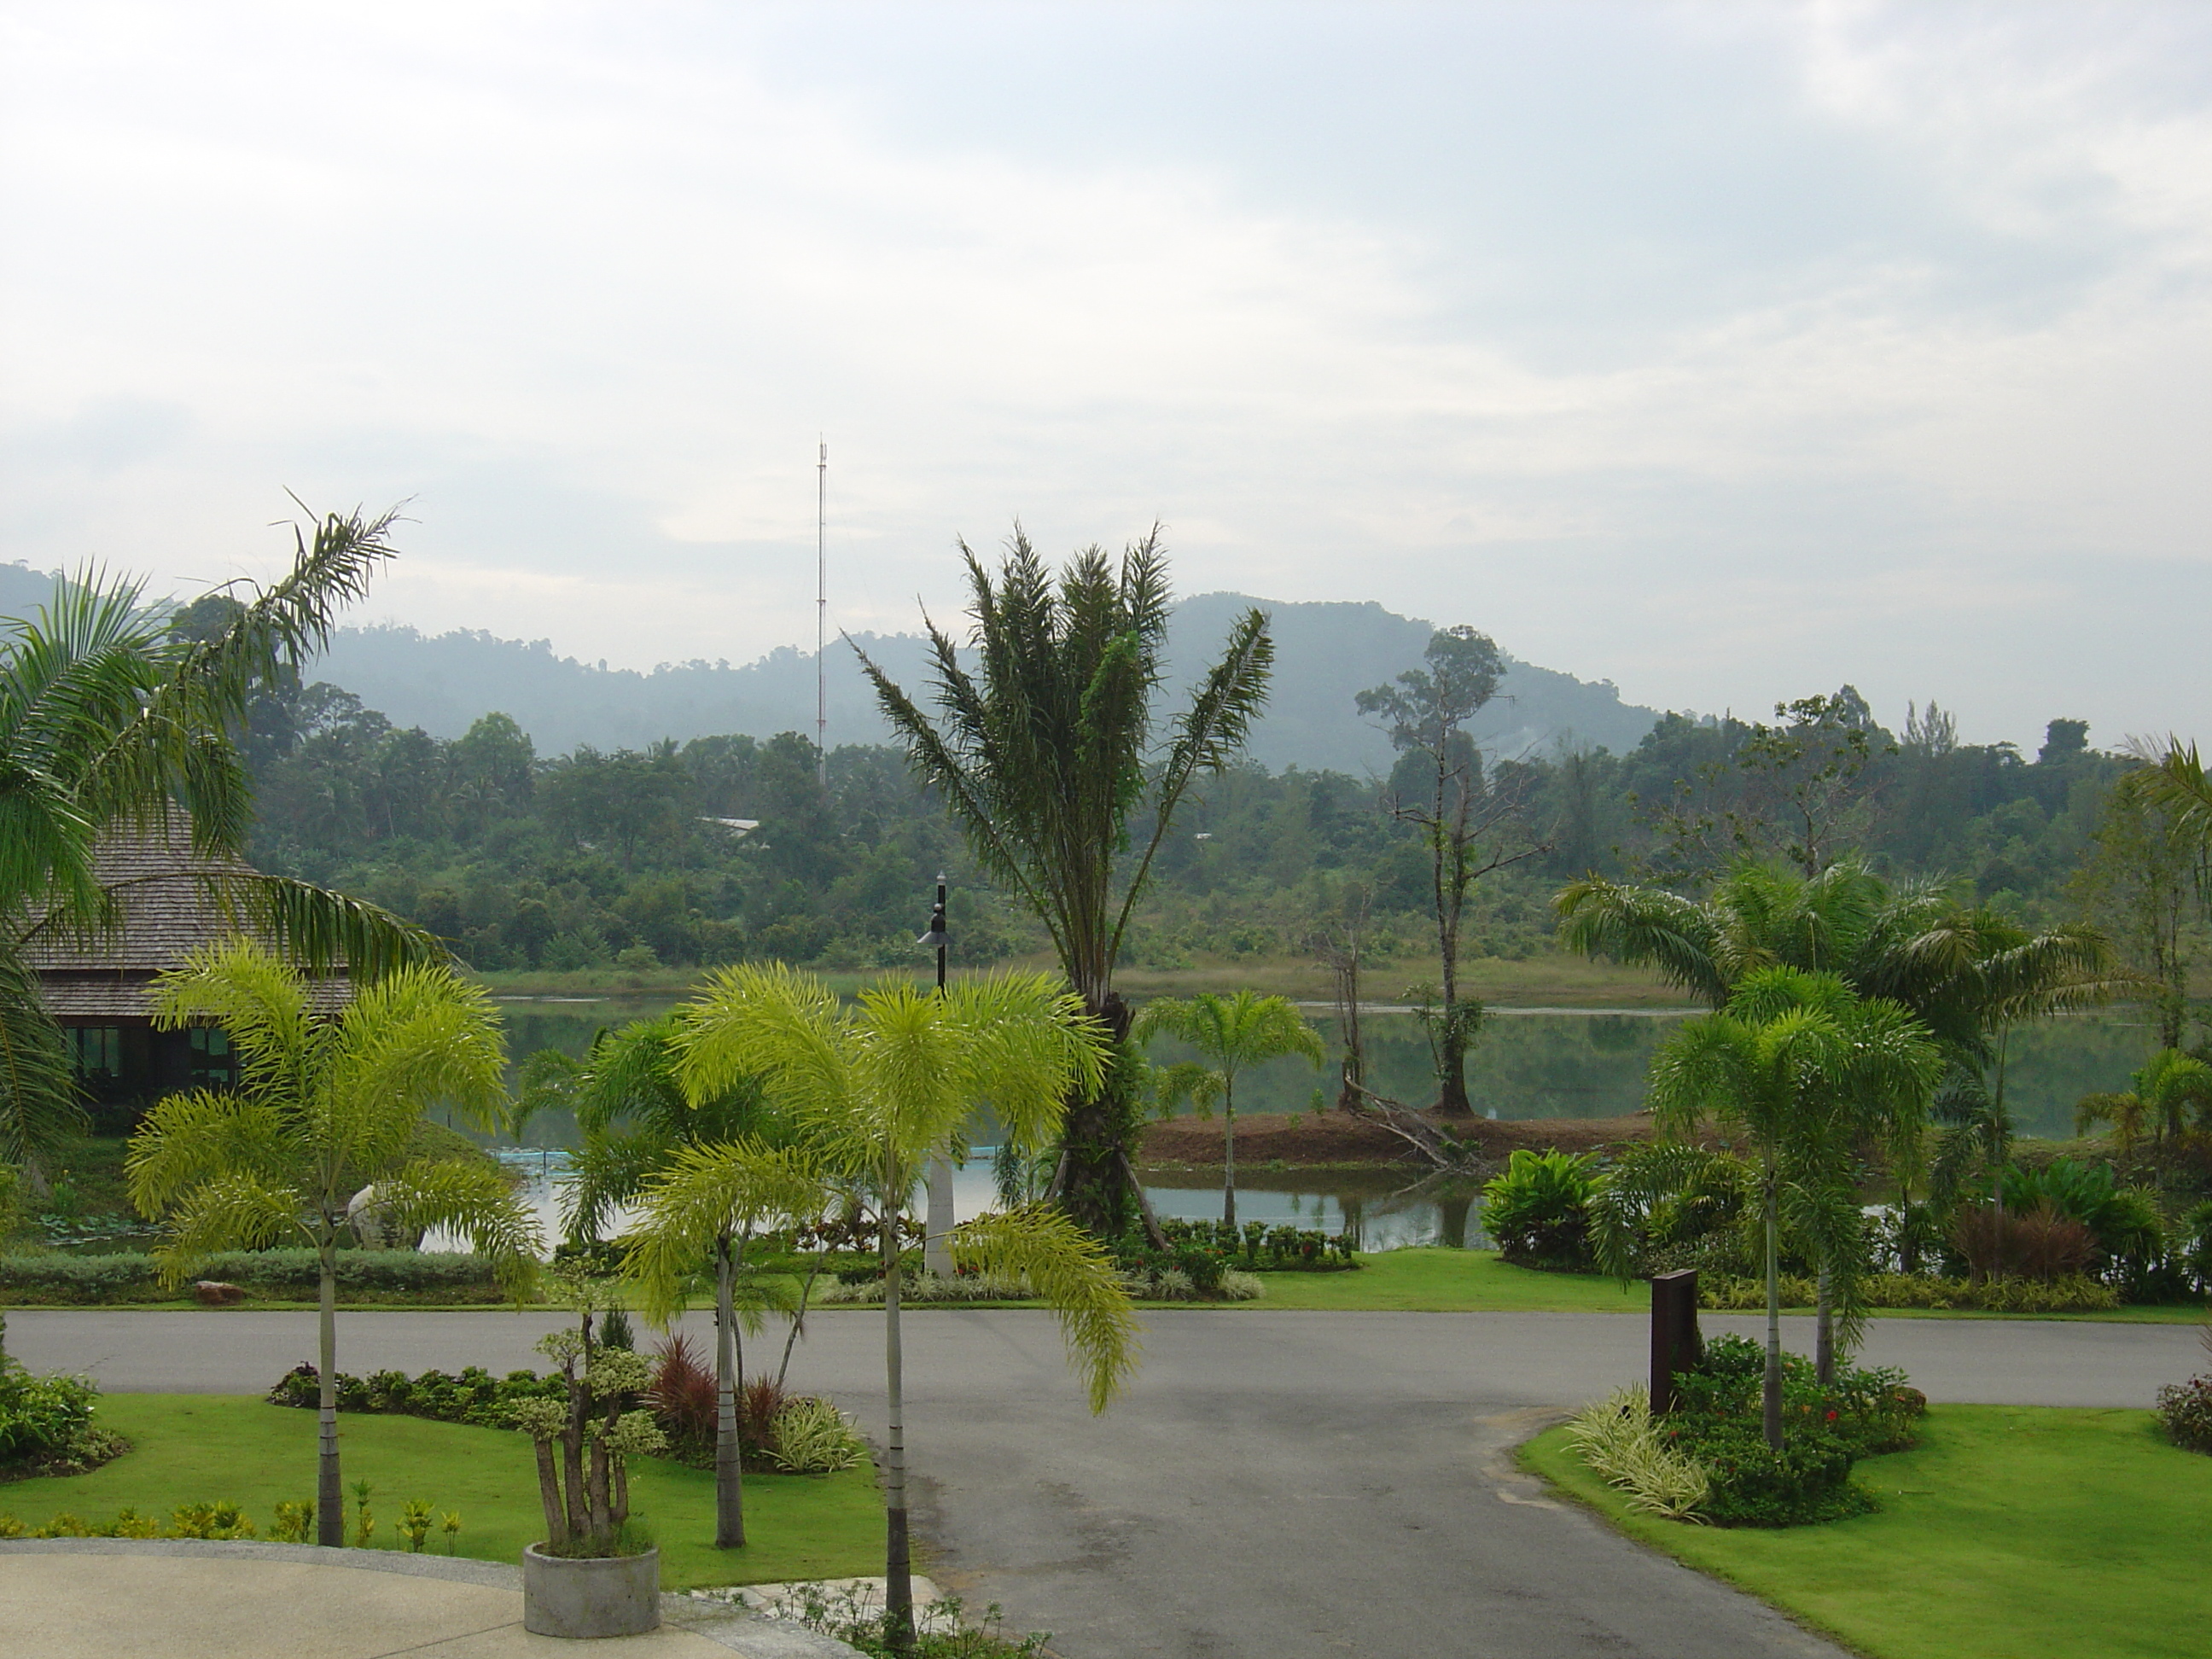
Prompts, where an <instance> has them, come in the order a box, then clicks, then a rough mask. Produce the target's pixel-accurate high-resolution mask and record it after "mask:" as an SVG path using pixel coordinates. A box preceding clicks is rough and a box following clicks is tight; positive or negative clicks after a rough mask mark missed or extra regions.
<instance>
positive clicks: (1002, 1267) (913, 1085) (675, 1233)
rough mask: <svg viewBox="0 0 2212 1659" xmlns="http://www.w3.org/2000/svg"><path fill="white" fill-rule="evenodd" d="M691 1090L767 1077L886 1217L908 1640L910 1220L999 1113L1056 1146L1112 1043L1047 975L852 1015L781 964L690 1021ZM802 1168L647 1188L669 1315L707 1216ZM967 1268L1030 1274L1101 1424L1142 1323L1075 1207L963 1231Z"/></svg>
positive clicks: (971, 985)
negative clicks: (906, 1250)
mask: <svg viewBox="0 0 2212 1659" xmlns="http://www.w3.org/2000/svg"><path fill="white" fill-rule="evenodd" d="M680 1046H681V1048H682V1051H683V1052H682V1058H681V1060H679V1062H678V1078H679V1079H680V1080H681V1081H682V1083H683V1085H684V1091H685V1093H686V1094H687V1095H688V1096H690V1097H695V1098H701V1099H705V1098H711V1097H713V1096H714V1095H716V1094H718V1093H720V1092H721V1091H725V1090H726V1089H728V1088H730V1087H732V1085H734V1083H735V1082H736V1080H737V1079H739V1078H742V1077H745V1076H748V1075H751V1076H757V1077H758V1078H759V1079H760V1080H761V1085H762V1087H763V1090H764V1091H766V1093H767V1096H768V1097H769V1100H771V1101H772V1102H775V1103H776V1104H777V1105H778V1106H780V1107H781V1108H783V1109H787V1110H788V1111H790V1112H791V1113H792V1114H793V1115H794V1116H795V1117H796V1118H797V1119H798V1120H799V1123H800V1124H801V1125H802V1126H803V1127H805V1130H806V1131H807V1132H808V1133H809V1134H810V1137H811V1142H812V1146H813V1153H812V1157H813V1159H814V1160H815V1162H814V1168H815V1169H816V1170H817V1171H820V1172H836V1173H839V1174H842V1175H843V1176H846V1177H848V1178H849V1179H852V1180H854V1181H857V1182H860V1184H861V1185H862V1186H863V1187H864V1188H865V1189H866V1192H867V1194H868V1195H869V1198H870V1200H871V1202H872V1205H873V1206H874V1209H875V1212H876V1217H877V1220H878V1237H879V1239H880V1241H881V1242H880V1254H881V1258H882V1261H883V1271H884V1396H885V1412H884V1419H885V1432H884V1511H885V1549H884V1558H885V1559H884V1573H885V1578H886V1583H887V1590H886V1595H885V1601H886V1604H887V1618H888V1620H889V1623H890V1630H891V1632H892V1633H893V1638H894V1640H895V1641H896V1642H897V1643H899V1644H901V1645H902V1646H905V1645H910V1644H911V1639H912V1632H913V1610H914V1595H913V1583H912V1572H911V1568H910V1565H909V1555H908V1534H907V1473H906V1428H905V1403H904V1401H905V1395H904V1374H903V1366H902V1357H901V1350H900V1343H899V1297H900V1287H901V1283H902V1275H903V1273H904V1267H903V1264H902V1259H901V1253H900V1244H899V1234H898V1223H899V1218H900V1216H901V1214H902V1212H904V1211H905V1209H906V1207H907V1206H908V1201H909V1200H910V1199H911V1197H912V1195H913V1194H914V1191H915V1187H916V1184H917V1183H918V1182H920V1181H921V1178H922V1176H923V1173H924V1171H925V1170H926V1168H927V1164H928V1160H929V1159H930V1158H933V1157H938V1156H948V1155H958V1154H962V1153H964V1152H965V1150H966V1148H965V1143H964V1137H965V1130H966V1127H967V1124H968V1122H969V1118H970V1116H971V1115H973V1114H974V1112H975V1109H976V1108H977V1107H978V1106H979V1105H981V1104H982V1103H986V1102H987V1103H989V1104H990V1106H991V1108H992V1109H993V1110H994V1112H995V1113H996V1114H997V1115H998V1117H999V1119H1000V1121H1001V1122H1002V1123H1004V1124H1006V1126H1007V1127H1008V1128H1009V1129H1010V1130H1011V1131H1012V1133H1014V1134H1015V1135H1016V1136H1017V1137H1018V1139H1021V1140H1023V1141H1024V1142H1027V1143H1030V1144H1034V1143H1035V1142H1036V1140H1038V1139H1041V1138H1042V1136H1043V1135H1045V1134H1048V1133H1050V1131H1051V1129H1052V1128H1053V1127H1054V1126H1055V1125H1056V1124H1057V1123H1058V1121H1059V1120H1060V1115H1061V1113H1062V1112H1063V1110H1064V1109H1065V1104H1064V1103H1065V1102H1066V1098H1067V1097H1068V1095H1069V1093H1070V1091H1084V1090H1089V1089H1094V1088H1096V1087H1097V1084H1098V1080H1099V1075H1100V1073H1101V1072H1102V1071H1103V1064H1104V1062H1103V1053H1102V1051H1103V1047H1104V1042H1103V1036H1102V1034H1101V1033H1100V1032H1099V1031H1098V1030H1097V1025H1096V1024H1095V1023H1094V1022H1092V1021H1091V1020H1090V1019H1088V1018H1086V1017H1085V1014H1084V1012H1083V1006H1082V1004H1081V1003H1080V1002H1079V1001H1078V1000H1076V999H1075V998H1074V997H1073V996H1072V995H1070V994H1067V993H1066V992H1063V991H1059V990H1056V989H1055V988H1054V987H1053V985H1052V984H1051V982H1050V981H1048V980H1047V979H1045V978H1044V977H1043V976H1042V975H1032V974H999V975H990V976H988V977H986V978H981V979H977V980H973V981H969V982H967V983H965V984H959V985H954V986H952V987H950V988H949V989H947V990H946V991H945V992H944V993H942V994H937V993H934V992H931V991H927V990H924V989H922V988H921V987H916V986H915V985H912V984H910V983H908V982H905V981H882V982H880V983H878V984H877V985H876V986H874V987H872V988H870V989H868V990H866V991H864V992H863V993H862V994H861V995H860V1000H859V1001H858V1003H857V1004H854V1005H853V1006H840V1005H839V1003H838V1000H837V999H836V996H835V995H833V994H831V993H830V992H829V990H827V989H826V988H825V987H823V985H822V984H821V983H820V981H817V980H814V979H812V978H811V977H809V976H805V975H799V974H795V973H793V972H792V971H791V970H790V969H785V968H781V967H772V968H771V967H750V968H737V969H726V970H724V971H723V972H721V973H719V974H717V975H714V978H713V979H711V980H710V981H708V985H707V987H706V989H705V991H704V992H703V993H702V995H701V996H700V998H699V999H698V1000H697V1001H696V1003H695V1004H693V1005H692V1006H691V1007H690V1010H689V1012H688V1015H687V1018H686V1020H685V1023H684V1030H683V1034H682V1036H681V1040H680ZM801 1157H802V1155H801V1154H799V1153H797V1152H792V1153H787V1154H784V1155H782V1158H781V1162H780V1163H778V1162H772V1161H771V1158H770V1155H769V1154H767V1153H766V1152H763V1151H762V1150H761V1149H759V1148H757V1147H755V1146H730V1147H722V1148H702V1149H699V1150H697V1151H696V1152H690V1153H687V1154H686V1161H685V1164H684V1169H683V1170H682V1171H681V1173H680V1174H674V1175H671V1176H665V1177H660V1178H657V1179H656V1180H655V1181H654V1182H651V1183H649V1184H648V1188H647V1194H646V1197H645V1202H644V1206H643V1208H644V1213H643V1216H642V1218H641V1220H640V1222H639V1224H638V1225H637V1227H636V1228H635V1230H634V1231H633V1232H632V1234H631V1236H630V1245H629V1254H628V1255H626V1257H625V1263H626V1266H627V1267H628V1268H629V1271H630V1272H632V1273H634V1274H635V1275H636V1276H637V1277H638V1278H639V1279H640V1280H641V1283H643V1284H644V1285H645V1286H646V1287H647V1302H648V1305H649V1306H660V1307H665V1306H667V1305H669V1302H670V1298H671V1297H672V1295H673V1294H674V1286H673V1283H672V1275H673V1273H674V1272H675V1269H676V1264H677V1263H678V1262H679V1261H681V1260H682V1259H683V1253H684V1249H687V1248H689V1243H690V1241H691V1240H695V1239H696V1238H697V1237H698V1236H699V1231H698V1230H699V1228H700V1227H701V1226H702V1225H703V1224H702V1219H701V1218H702V1217H708V1216H713V1215H715V1214H720V1213H726V1212H727V1211H728V1208H729V1207H730V1206H732V1205H734V1204H738V1203H740V1202H743V1203H746V1204H752V1205H757V1206H763V1207H769V1206H777V1205H781V1206H786V1207H787V1208H790V1209H794V1210H795V1209H796V1207H797V1206H798V1201H799V1200H807V1201H812V1202H815V1203H817V1205H818V1203H819V1201H820V1200H819V1198H818V1197H814V1198H811V1199H809V1197H808V1195H807V1194H803V1193H799V1192H796V1191H794V1190H793V1189H791V1188H786V1187H785V1186H783V1185H782V1183H783V1182H784V1181H785V1179H786V1177H787V1176H789V1175H791V1174H793V1173H794V1172H797V1171H798V1170H799V1169H800V1164H801ZM951 1249H952V1254H953V1259H954V1261H956V1262H957V1263H958V1264H959V1265H961V1266H962V1267H972V1268H975V1269H977V1270H980V1271H983V1272H990V1273H1008V1274H1022V1275H1024V1276H1026V1277H1027V1279H1029V1281H1030V1285H1031V1286H1032V1288H1034V1289H1035V1291H1036V1293H1037V1294H1038V1295H1039V1296H1040V1297H1042V1298H1043V1299H1044V1300H1045V1301H1047V1302H1048V1303H1049V1304H1051V1305H1052V1306H1053V1307H1054V1309H1056V1310H1058V1312H1059V1314H1060V1324H1061V1328H1062V1331H1063V1333H1064V1334H1065V1335H1066V1340H1067V1343H1068V1347H1069V1351H1070V1354H1071V1356H1072V1357H1073V1359H1074V1360H1075V1361H1076V1363H1077V1364H1079V1365H1080V1367H1081V1368H1082V1370H1083V1371H1084V1372H1085V1376H1086V1379H1087V1381H1088V1383H1089V1386H1090V1393H1091V1408H1092V1409H1093V1410H1094V1411H1101V1410H1103V1409H1104V1408H1105V1407H1106V1404H1107V1402H1108V1401H1109V1400H1110V1399H1111V1398H1112V1397H1113V1395H1114V1394H1115V1391H1116V1389H1118V1388H1119V1386H1120V1384H1121V1382H1122V1380H1123V1379H1124V1378H1125V1377H1126V1376H1127V1374H1128V1373H1129V1371H1130V1370H1132V1369H1133V1366H1134V1364H1135V1353H1136V1344H1135V1331H1136V1327H1135V1321H1134V1319H1133V1316H1132V1314H1131V1311H1130V1306H1129V1301H1128V1297H1127V1295H1126V1293H1125V1292H1124V1291H1122V1289H1121V1280H1120V1279H1119V1277H1118V1275H1117V1274H1116V1273H1115V1269H1114V1265H1113V1262H1112V1261H1111V1260H1110V1258H1109V1257H1108V1256H1107V1255H1106V1254H1105V1253H1104V1251H1103V1249H1100V1247H1099V1246H1098V1244H1097V1242H1096V1241H1095V1240H1094V1239H1092V1238H1091V1237H1088V1236H1087V1235H1085V1233H1084V1232H1083V1231H1081V1230H1080V1229H1079V1228H1078V1227H1077V1226H1076V1225H1075V1224H1074V1222H1073V1220H1072V1219H1071V1218H1069V1217H1068V1216H1066V1214H1065V1213H1064V1212H1060V1211H1058V1210H1055V1209H1051V1208H1048V1207H1046V1206H1031V1207H1029V1208H1026V1209H1022V1210H1016V1211H1012V1212H1007V1213H1004V1214H1000V1215H994V1216H987V1217H984V1218H980V1219H978V1220H975V1221H971V1222H969V1223H968V1224H966V1225H964V1226H962V1227H960V1228H958V1229H956V1230H955V1231H954V1233H953V1235H952V1238H951Z"/></svg>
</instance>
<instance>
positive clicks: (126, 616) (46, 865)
mask: <svg viewBox="0 0 2212 1659" xmlns="http://www.w3.org/2000/svg"><path fill="white" fill-rule="evenodd" d="M392 516H393V515H392V514H391V513H386V514H384V515H382V516H381V517H378V518H365V517H363V516H362V514H360V513H354V514H352V515H350V516H342V515H339V514H337V513H332V514H330V515H328V516H326V517H325V518H324V519H323V520H321V521H320V522H319V523H318V524H317V525H316V526H314V529H313V534H312V535H309V534H308V533H307V532H295V538H296V541H297V556H296V557H295V561H294V562H293V566H292V568H291V569H290V571H289V572H288V573H287V574H285V575H284V576H283V578H282V579H281V580H278V581H276V582H275V583H273V584H271V585H270V586H268V587H266V588H262V589H255V590H252V591H250V592H248V593H247V594H246V599H245V601H244V602H243V603H241V604H240V605H239V606H238V607H237V608H236V609H235V610H234V611H233V612H232V613H231V614H230V616H229V617H228V620H227V621H226V622H225V623H224V624H223V626H222V627H221V628H220V629H216V631H215V633H214V634H213V635H212V636H211V637H210V638H207V639H204V640H188V639H183V638H180V637H178V636H177V635H173V633H172V632H171V631H170V630H169V629H168V626H167V613H166V611H164V610H163V609H162V607H161V606H159V605H149V604H148V603H147V602H146V599H145V595H144V591H143V587H142V586H140V584H138V583H137V582H135V581H131V580H124V579H119V578H116V577H112V576H109V575H106V574H101V573H96V572H95V573H88V574H85V575H83V576H81V577H80V578H78V579H77V580H74V581H64V582H63V583H61V584H59V585H58V586H57V587H56V589H55V592H54V595H53V598H52V599H51V600H50V601H49V602H48V604H47V605H45V606H44V607H43V608H41V609H40V611H38V612H37V614H36V615H34V616H33V617H27V618H10V619H0V1158H6V1159H9V1160H11V1161H20V1162H25V1163H30V1164H34V1165H35V1162H36V1160H38V1159H39V1158H42V1157H44V1156H46V1155H48V1154H50V1153H51V1152H52V1150H53V1148H54V1147H55V1146H56V1145H57V1144H58V1141H59V1140H60V1139H63V1138H64V1137H65V1136H67V1135H68V1134H70V1133H73V1132H75V1131H76V1129H77V1128H78V1127H80V1126H81V1123H82V1115H81V1113H80V1110H79V1106H78V1099H77V1091H76V1082H75V1079H74V1078H73V1077H72V1075H71V1073H70V1066H69V1062H68V1059H67V1056H66V1054H65V1053H64V1048H63V1044H62V1038H61V1033H60V1031H59V1030H58V1029H57V1028H56V1027H55V1025H54V1024H53V1022H52V1020H51V1019H49V1018H47V1017H46V1012H45V1009H44V1007H43V1006H42V1005H41V1003H40V998H39V987H38V977H37V975H36V974H35V973H34V972H33V971H32V969H31V968H30V967H29V965H28V964H27V962H26V961H25V956H24V953H25V951H26V950H27V947H28V946H29V945H31V944H33V942H34V941H35V940H37V939H40V938H41V937H44V936H52V935H87V934H90V935H97V934H99V933H101V932H103V931H104V930H106V929H107V928H109V927H112V925H113V924H114V922H115V921H116V919H117V916H118V901H119V900H120V899H122V898H123V897H124V896H125V892H124V890H122V889H120V888H118V887H113V886H105V885H103V884H102V882H101V880H100V874H99V870H98V866H97V861H96V860H97V854H98V849H99V845H100V841H101V839H102V838H103V837H104V836H109V835H112V834H117V833H125V834H131V833H136V834H144V833H149V832H153V831H157V830H163V829H167V827H168V826H169V825H170V824H171V823H178V824H179V825H180V826H181V825H188V826H189V829H190V833H191V839H192V842H193V844H194V846H195V848H197V850H198V851H199V852H201V853H203V854H208V855H210V856H211V857H212V858H213V859H214V860H215V862H216V865H217V866H221V865H222V863H223V862H224V860H222V857H221V855H229V857H230V859H231V860H235V857H236V855H237V854H240V852H241V851H242V849H243V848H244V846H245V843H246V836H247V835H248V833H249V831H250V829H251V828H252V822H253V805H252V787H251V783H250V781H249V780H248V778H247V775H246V767H245V763H244V760H243V757H241V756H240V753H239V751H238V749H237V747H236V745H235V744H234V742H233V741H232V734H233V733H234V732H236V731H237V730H238V729H239V727H240V724H241V722H242V720H243V716H244V712H245V707H246V697H247V695H248V694H249V692H250V691H251V690H252V687H253V685H254V684H256V682H257V681H258V679H260V678H265V677H267V676H270V675H271V674H273V673H276V672H277V671H280V670H283V669H288V668H296V667H297V666H298V665H300V663H301V662H302V661H303V660H304V659H306V658H307V657H308V656H309V655H311V654H312V653H313V652H315V651H316V650H318V649H319V648H320V647H321V646H322V644H323V643H324V641H325V640H326V639H327V638H328V637H329V634H330V630H331V627H332V626H333V625H334V623H335V622H336V618H337V612H338V611H339V610H340V609H341V608H342V607H343V605H346V604H347V603H349V602H350V601H351V600H353V599H357V598H359V597H360V596H361V594H362V592H365V591H366V589H367V587H368V581H369V580H370V578H371V577H372V576H373V575H374V573H375V571H376V569H377V568H378V567H379V566H380V565H381V564H382V563H383V562H385V561H386V560H387V559H389V558H391V557H392V548H391V545H390V544H389V541H388V539H387V536H388V532H389V531H390V529H391V526H392ZM204 885H205V886H206V887H207V889H208V890H209V894H210V897H211V898H212V899H213V900H214V901H215V902H216V903H217V904H218V905H220V906H221V907H222V908H223V909H224V910H225V911H227V912H228V914H229V915H231V916H232V917H233V918H234V920H235V921H237V923H238V924H239V926H240V927H241V928H244V929H246V930H247V931H249V932H254V933H261V934H263V935H265V936H267V937H269V938H270V939H274V940H276V942H277V943H278V944H279V945H281V946H282V947H283V949H285V950H286V951H288V952H289V953H290V954H291V955H292V956H293V957H295V959H297V960H299V961H301V962H302V963H305V964H306V965H307V966H309V967H310V968H313V969H321V968H325V967H327V966H329V965H330V964H331V963H333V962H335V961H338V960H343V961H345V962H347V963H349V964H350V965H351V967H352V969H353V971H354V973H355V975H356V977H361V978H368V977H374V975H376V974H378V973H380V972H382V971H383V970H384V969H386V968H389V967H392V966H396V965H398V964H400V963H410V962H413V963H422V962H430V961H441V960H443V959H444V955H443V952H442V951H441V950H440V949H439V947H438V946H437V945H436V944H435V941H433V940H431V939H429V938H428V936H427V935H425V934H423V933H421V932H420V931H419V930H417V929H415V928H412V927H408V926H406V925H405V924H404V923H401V922H399V921H397V920H396V919H395V918H393V917H392V916H390V915H386V913H384V912H383V911H381V910H379V909H377V908H375V907H374V906H371V905H365V904H362V903H360V902H357V901H353V900H349V899H345V898H342V897H341V896H338V895H336V894H333V893H328V892H325V891H323V890H319V889H317V888H313V887H311V886H308V885H307V884H304V883H301V882H296V881H290V880H287V879H284V878H277V877H272V876H264V875H261V874H258V873H256V872H252V871H249V870H246V869H245V868H244V867H243V866H235V867H232V868H228V869H221V870H220V871H219V872H218V873H211V874H210V875H209V876H208V877H206V878H204Z"/></svg>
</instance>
